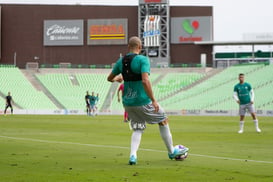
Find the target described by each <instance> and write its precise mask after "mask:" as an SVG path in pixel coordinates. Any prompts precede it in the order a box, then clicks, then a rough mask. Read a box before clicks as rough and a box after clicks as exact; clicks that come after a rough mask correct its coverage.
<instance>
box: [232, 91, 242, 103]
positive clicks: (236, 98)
mask: <svg viewBox="0 0 273 182" xmlns="http://www.w3.org/2000/svg"><path fill="white" fill-rule="evenodd" d="M233 98H234V100H235V101H236V102H237V103H238V104H240V100H239V98H238V93H237V92H236V91H234V92H233Z"/></svg>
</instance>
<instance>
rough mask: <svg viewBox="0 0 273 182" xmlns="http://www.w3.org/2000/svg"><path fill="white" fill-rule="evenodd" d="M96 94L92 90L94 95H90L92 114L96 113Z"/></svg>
mask: <svg viewBox="0 0 273 182" xmlns="http://www.w3.org/2000/svg"><path fill="white" fill-rule="evenodd" d="M96 100H97V98H96V96H95V95H94V92H92V95H90V96H89V103H90V113H91V116H94V115H95V111H96Z"/></svg>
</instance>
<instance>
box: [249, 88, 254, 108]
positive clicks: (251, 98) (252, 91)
mask: <svg viewBox="0 0 273 182" xmlns="http://www.w3.org/2000/svg"><path fill="white" fill-rule="evenodd" d="M254 97H255V94H254V90H253V89H251V90H250V101H251V104H253V103H254Z"/></svg>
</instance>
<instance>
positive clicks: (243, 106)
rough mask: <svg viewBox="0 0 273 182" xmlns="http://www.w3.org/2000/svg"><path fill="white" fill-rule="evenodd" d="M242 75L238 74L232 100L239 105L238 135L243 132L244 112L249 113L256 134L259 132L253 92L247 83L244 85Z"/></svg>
mask: <svg viewBox="0 0 273 182" xmlns="http://www.w3.org/2000/svg"><path fill="white" fill-rule="evenodd" d="M244 80H245V77H244V74H243V73H240V74H239V83H238V84H236V85H235V86H234V93H233V98H234V99H235V100H236V102H237V103H238V104H239V114H240V130H239V131H238V133H243V132H244V119H245V114H246V111H247V110H248V112H250V114H251V116H252V118H253V122H254V125H255V128H256V131H257V132H258V133H260V132H261V130H260V128H259V122H258V118H257V116H256V113H255V108H254V91H253V89H252V87H251V85H250V84H249V83H246V82H245V81H244Z"/></svg>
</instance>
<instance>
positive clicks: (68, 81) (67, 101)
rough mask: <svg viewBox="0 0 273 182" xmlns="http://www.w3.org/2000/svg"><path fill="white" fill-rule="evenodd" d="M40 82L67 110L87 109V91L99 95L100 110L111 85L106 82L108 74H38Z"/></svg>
mask: <svg viewBox="0 0 273 182" xmlns="http://www.w3.org/2000/svg"><path fill="white" fill-rule="evenodd" d="M36 76H37V78H38V79H39V80H40V82H41V83H42V84H43V85H44V86H45V87H46V88H47V89H48V91H49V92H50V93H52V94H53V95H54V96H55V98H56V99H57V100H58V101H59V102H60V103H62V104H63V105H64V107H65V109H85V101H84V96H85V93H86V91H89V92H90V94H91V92H94V93H95V95H96V94H97V93H99V98H100V101H99V103H100V104H99V105H98V106H99V109H101V103H102V102H103V101H104V100H105V98H106V96H107V92H108V90H109V88H110V85H111V84H110V83H108V82H106V74H92V73H90V74H80V73H75V74H73V75H71V74H69V73H51V74H37V75H36Z"/></svg>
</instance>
